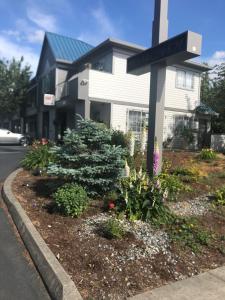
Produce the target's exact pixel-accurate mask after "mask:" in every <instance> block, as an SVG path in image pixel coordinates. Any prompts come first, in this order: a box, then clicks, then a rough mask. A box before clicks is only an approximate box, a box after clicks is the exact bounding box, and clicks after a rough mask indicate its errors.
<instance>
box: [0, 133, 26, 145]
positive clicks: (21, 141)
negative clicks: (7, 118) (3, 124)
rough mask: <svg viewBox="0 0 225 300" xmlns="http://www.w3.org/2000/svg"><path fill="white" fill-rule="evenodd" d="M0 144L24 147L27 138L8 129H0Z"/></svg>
mask: <svg viewBox="0 0 225 300" xmlns="http://www.w3.org/2000/svg"><path fill="white" fill-rule="evenodd" d="M0 144H16V145H26V144H27V138H26V137H25V136H24V135H23V134H20V133H13V132H11V131H9V130H8V129H0Z"/></svg>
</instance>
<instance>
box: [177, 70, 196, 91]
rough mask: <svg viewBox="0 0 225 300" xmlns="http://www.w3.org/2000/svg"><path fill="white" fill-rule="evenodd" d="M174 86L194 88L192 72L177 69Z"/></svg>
mask: <svg viewBox="0 0 225 300" xmlns="http://www.w3.org/2000/svg"><path fill="white" fill-rule="evenodd" d="M176 87H177V88H181V89H187V90H193V89H194V73H193V72H190V71H184V70H179V69H177V74H176Z"/></svg>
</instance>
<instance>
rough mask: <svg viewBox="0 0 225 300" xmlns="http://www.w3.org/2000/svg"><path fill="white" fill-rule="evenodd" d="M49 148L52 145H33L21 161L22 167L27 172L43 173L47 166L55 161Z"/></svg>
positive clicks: (36, 143)
mask: <svg viewBox="0 0 225 300" xmlns="http://www.w3.org/2000/svg"><path fill="white" fill-rule="evenodd" d="M51 146H52V144H46V145H42V144H41V143H38V142H35V143H33V145H32V146H31V148H30V149H29V151H28V152H27V153H26V155H25V158H24V159H23V160H22V166H23V167H24V168H25V169H27V170H36V169H39V170H41V171H42V172H45V171H46V169H47V167H48V165H49V164H50V163H53V162H54V161H55V155H54V153H52V152H51Z"/></svg>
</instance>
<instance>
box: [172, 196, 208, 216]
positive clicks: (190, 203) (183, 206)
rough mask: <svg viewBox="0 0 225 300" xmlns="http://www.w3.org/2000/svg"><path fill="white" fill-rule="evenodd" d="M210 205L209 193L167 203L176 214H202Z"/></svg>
mask: <svg viewBox="0 0 225 300" xmlns="http://www.w3.org/2000/svg"><path fill="white" fill-rule="evenodd" d="M210 205H211V195H210V194H209V195H204V196H200V197H197V198H194V199H190V200H186V201H179V202H170V203H169V204H168V206H169V208H170V209H171V210H172V211H173V212H174V213H175V214H176V215H178V216H202V215H204V214H205V213H206V212H207V211H208V210H209V208H210Z"/></svg>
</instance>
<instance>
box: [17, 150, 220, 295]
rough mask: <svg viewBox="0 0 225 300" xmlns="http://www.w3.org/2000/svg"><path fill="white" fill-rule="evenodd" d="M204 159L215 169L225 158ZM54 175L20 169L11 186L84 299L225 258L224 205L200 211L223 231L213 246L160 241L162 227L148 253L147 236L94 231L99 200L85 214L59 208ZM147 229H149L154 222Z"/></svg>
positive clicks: (185, 273)
mask: <svg viewBox="0 0 225 300" xmlns="http://www.w3.org/2000/svg"><path fill="white" fill-rule="evenodd" d="M182 153H183V152H182ZM166 155H167V156H168V158H169V159H170V160H173V161H174V163H176V164H177V165H179V164H180V163H181V161H182V164H183V162H184V161H185V160H186V161H188V160H189V159H192V158H193V154H191V153H188V152H187V153H185V152H184V154H183V157H181V156H182V154H181V153H179V154H177V153H176V152H174V154H173V152H171V153H169V152H168V153H166ZM204 164H205V166H204V167H205V168H210V170H211V172H215V173H216V172H218V169H220V171H221V168H222V170H224V169H223V168H224V165H225V162H224V161H223V162H222V167H221V163H220V165H219V166H218V165H214V166H212V165H209V164H207V163H204ZM223 164H224V165H223ZM54 181H55V179H49V178H47V177H38V176H33V175H31V174H30V173H29V172H27V171H22V172H21V173H20V174H19V175H18V176H17V178H16V179H15V181H14V186H13V191H14V193H15V195H16V197H17V199H18V200H19V202H20V203H21V205H22V206H23V208H24V209H25V211H26V212H27V214H28V216H29V217H30V219H31V220H32V222H33V224H34V225H35V226H36V228H37V229H38V231H39V232H40V234H41V235H42V237H43V238H44V240H45V241H46V243H47V244H48V246H49V247H50V249H51V250H52V251H53V253H54V254H55V256H56V257H57V258H58V259H59V261H60V263H61V264H62V266H63V267H64V268H65V270H66V271H67V272H68V274H69V275H70V276H71V278H72V279H73V281H74V282H75V284H76V286H77V288H78V290H79V291H80V293H81V295H82V296H83V297H84V299H126V298H127V297H129V296H132V295H135V294H137V293H140V292H144V291H146V290H148V289H153V288H155V287H158V286H161V285H163V284H166V283H168V282H170V281H176V280H181V279H184V278H186V277H190V276H193V275H196V274H198V273H200V272H203V271H205V270H207V269H211V268H216V267H218V266H221V265H224V264H225V254H224V253H225V251H222V249H223V248H224V249H225V211H224V212H223V211H222V210H221V211H220V213H217V212H214V211H211V210H209V211H208V212H206V213H205V214H204V215H203V216H199V220H200V221H201V223H202V225H203V226H204V227H205V228H208V229H209V230H211V231H212V232H214V233H215V235H217V236H220V237H221V239H220V241H219V242H218V239H217V240H216V242H215V243H214V244H213V245H212V246H204V247H202V250H201V252H199V253H193V252H192V251H191V249H181V248H180V247H179V246H178V245H177V244H175V243H171V242H170V241H169V240H168V239H167V238H165V239H163V241H162V238H160V237H161V235H160V234H161V233H160V232H159V234H158V235H157V234H156V235H154V234H153V235H152V237H151V236H150V237H149V239H151V238H152V240H150V252H151V251H152V253H150V254H148V253H147V252H146V249H145V248H146V244H145V240H142V239H139V238H137V235H134V234H127V235H126V236H125V238H124V239H123V240H109V239H106V238H105V237H104V236H102V235H101V234H99V233H98V232H97V231H95V230H93V231H91V229H90V228H93V226H92V222H93V220H95V219H98V218H100V219H101V218H103V219H104V218H105V217H107V216H106V214H105V212H104V210H103V207H102V206H101V202H100V201H95V202H94V201H93V202H92V204H91V207H90V208H89V210H88V211H87V212H86V213H85V214H84V215H83V216H82V218H78V219H73V218H70V217H64V216H62V215H60V214H59V213H57V212H56V211H55V210H54V209H53V203H52V198H51V195H50V194H49V183H51V185H52V182H54ZM222 183H223V184H224V183H225V179H223V180H222V179H220V180H219V182H217V185H218V186H220V185H222ZM202 184H203V186H204V183H202ZM201 190H202V188H201ZM206 193H207V191H206ZM107 215H108V214H107ZM90 224H91V225H90ZM90 226H92V227H90ZM141 226H142V225H141ZM143 226H145V225H143ZM149 230H150V232H151V228H150V227H149ZM162 234H164V233H162ZM223 237H224V239H223ZM217 243H218V245H217ZM131 250H132V251H133V252H132V251H131ZM137 253H141V254H140V255H139V254H138V255H137ZM146 253H147V254H146ZM142 254H143V255H142Z"/></svg>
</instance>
